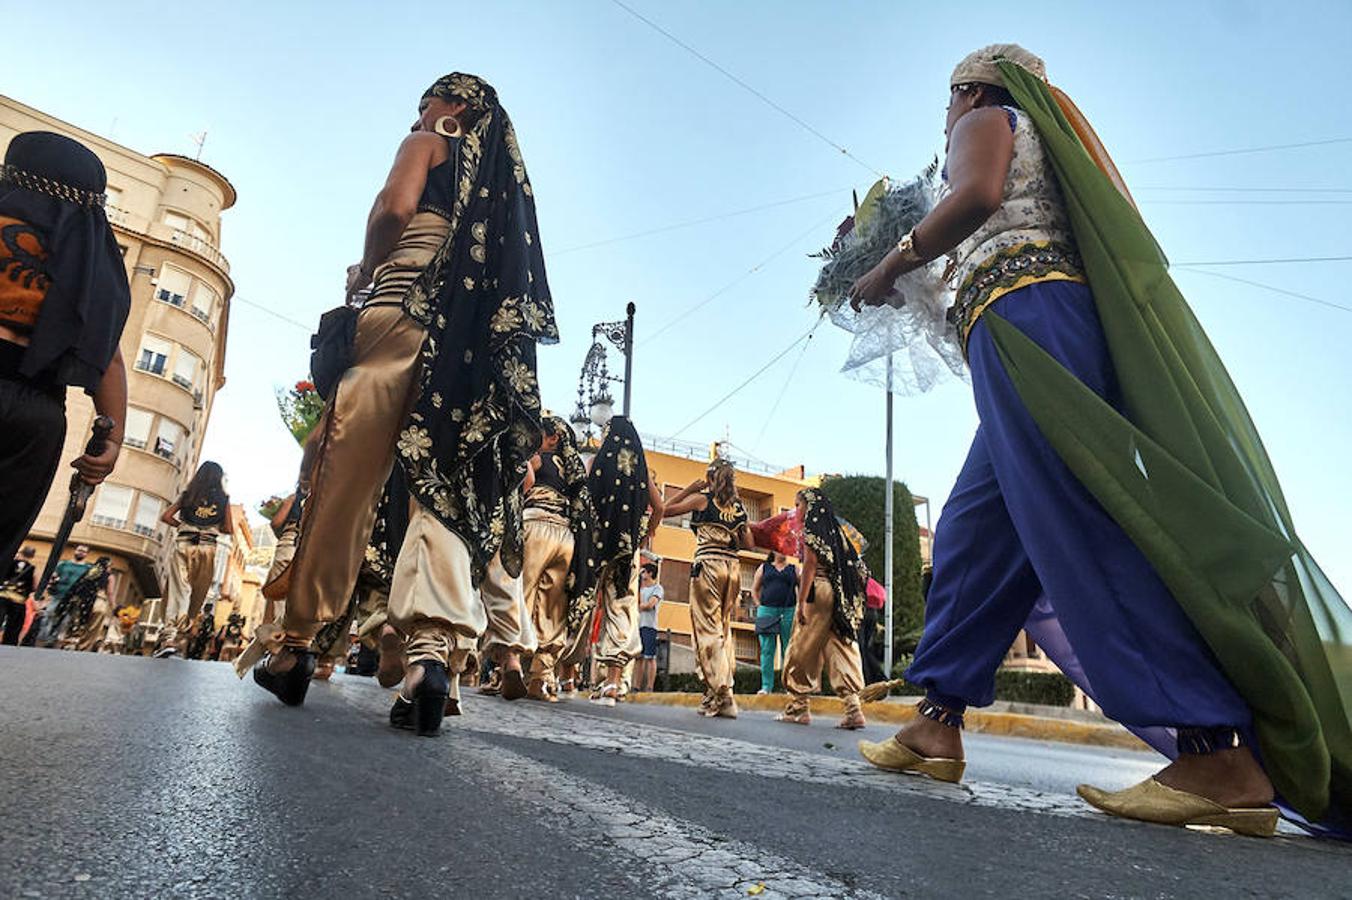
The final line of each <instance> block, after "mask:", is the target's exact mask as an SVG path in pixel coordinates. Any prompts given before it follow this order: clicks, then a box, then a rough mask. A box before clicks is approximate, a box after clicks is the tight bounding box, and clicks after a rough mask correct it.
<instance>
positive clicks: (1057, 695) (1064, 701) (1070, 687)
mask: <svg viewBox="0 0 1352 900" xmlns="http://www.w3.org/2000/svg"><path fill="white" fill-rule="evenodd" d="M995 699H996V700H1008V701H1009V702H1011V703H1040V704H1042V705H1044V706H1070V703H1071V701H1072V700H1074V699H1075V685H1074V684H1073V683H1072V682H1071V680H1070V679H1069V678H1067V677H1066V676H1064V675H1062V674H1061V673H1060V672H1011V671H1007V670H1004V669H1001V670H1000V671H998V672H996V673H995Z"/></svg>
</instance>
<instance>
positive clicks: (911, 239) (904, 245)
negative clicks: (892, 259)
mask: <svg viewBox="0 0 1352 900" xmlns="http://www.w3.org/2000/svg"><path fill="white" fill-rule="evenodd" d="M897 253H898V254H900V255H901V258H902V261H903V262H907V263H910V264H912V265H915V266H922V265H924V264H925V258H924V257H923V256H921V255H920V253H919V251H917V250H916V249H915V229H911V230H910V231H908V232H906V235H905V236H904V237H903V238H902V239H901V240H899V241H897Z"/></svg>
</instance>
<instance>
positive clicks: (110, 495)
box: [91, 481, 135, 528]
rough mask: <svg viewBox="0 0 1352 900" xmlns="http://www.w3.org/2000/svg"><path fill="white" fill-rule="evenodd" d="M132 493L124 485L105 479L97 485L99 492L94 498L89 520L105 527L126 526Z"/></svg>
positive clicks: (129, 513)
mask: <svg viewBox="0 0 1352 900" xmlns="http://www.w3.org/2000/svg"><path fill="white" fill-rule="evenodd" d="M134 493H135V492H134V491H133V490H132V489H131V488H129V487H127V486H125V485H121V484H113V483H111V482H108V481H105V482H104V483H103V484H102V485H101V486H100V487H99V494H98V496H97V497H96V498H95V499H94V515H93V518H92V520H91V521H93V523H94V524H95V525H103V526H105V527H107V528H126V527H127V518H128V516H130V515H131V501H132V496H133V494H134Z"/></svg>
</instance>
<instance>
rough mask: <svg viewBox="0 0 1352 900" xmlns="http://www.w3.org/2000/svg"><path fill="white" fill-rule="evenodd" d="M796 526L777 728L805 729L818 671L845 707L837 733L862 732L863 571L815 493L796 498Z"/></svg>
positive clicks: (830, 508) (808, 491)
mask: <svg viewBox="0 0 1352 900" xmlns="http://www.w3.org/2000/svg"><path fill="white" fill-rule="evenodd" d="M796 502H797V507H798V521H800V522H802V523H803V525H802V528H803V552H802V558H803V577H802V580H801V581H800V582H799V587H798V604H797V611H796V613H795V614H794V615H795V620H796V621H795V627H794V629H793V637H792V638H790V639H789V650H788V653H787V654H786V655H785V658H784V690H785V691H787V692H788V694H789V702H788V703H787V704H785V706H784V711H783V712H782V713H780V714H779V716H778V717H777V718H778V720H779V721H781V722H789V723H792V724H795V725H808V724H810V723H811V721H812V714H811V711H810V709H809V700H810V698H811V697H812V695H813V694H815V693H817V689H818V688H819V687H820V686H821V675H822V669H823V668H825V669H826V672H827V675H828V676H829V677H830V679H831V687H832V688H833V689H834V690H835V692H836V695H837V696H838V697H840V699H841V701H842V702H843V703H844V705H845V715H844V716H843V717H842V718H841V720H840V721H839V722H838V723H836V727H837V728H846V729H850V730H855V729H859V728H863V727H864V710H863V707H862V706H861V705H860V701H859V692H860V691H861V690H862V689H863V687H864V672H863V669H862V667H861V663H860V660H859V644H858V643H857V642H856V640H855V637H856V635H857V634H858V632H859V620H860V619H861V618H862V616H863V609H864V585H865V583H867V581H868V570H867V569H865V568H864V562H863V560H861V559H860V558H859V554H858V553H857V552H856V551H855V549H854V545H853V544H852V543H850V541H849V539H848V538H847V537H846V536H845V533H844V531H843V530H842V529H841V526H840V522H839V521H838V520H837V519H836V511H835V508H834V507H833V506H832V505H831V501H830V499H829V498H828V497H827V496H826V495H825V494H823V493H822V492H821V491H820V490H818V489H817V488H808V489H806V490H802V491H799V492H798V496H797V498H796Z"/></svg>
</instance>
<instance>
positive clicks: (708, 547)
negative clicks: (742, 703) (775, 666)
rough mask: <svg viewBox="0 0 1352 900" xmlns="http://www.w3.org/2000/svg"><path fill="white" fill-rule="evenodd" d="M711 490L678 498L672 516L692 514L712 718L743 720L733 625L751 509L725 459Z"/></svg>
mask: <svg viewBox="0 0 1352 900" xmlns="http://www.w3.org/2000/svg"><path fill="white" fill-rule="evenodd" d="M705 477H706V480H707V482H708V487H707V489H700V490H699V492H698V493H687V492H688V491H689V490H690V489H689V488H687V489H685V490H684V491H682V492H681V493H680V494H678V495H677V496H676V497H674V498H672V500H671V503H670V504H669V505H668V507H667V510H666V514H667V515H668V516H680V515H684V514H685V513H691V516H690V528H691V529H692V530H693V531H694V532H695V562H694V566H693V567H692V568H691V570H690V627H691V633H692V637H693V639H694V643H695V662H696V663H697V664H698V666H699V672H700V676H701V677H702V678H703V679H704V691H705V693H704V702H703V703H702V704H701V705H700V711H701V713H702V714H703V715H706V716H715V717H719V718H728V719H735V718H737V701H736V700H735V699H734V698H733V694H732V676H733V670H734V667H735V666H736V661H735V657H734V655H733V645H732V622H733V616H734V613H735V612H736V610H737V599H738V596H739V595H740V593H741V587H742V568H741V561H740V560H739V559H738V558H737V552H738V551H739V550H743V549H745V550H749V549H751V547H752V546H753V541H752V537H751V529H750V528H749V527H748V525H747V522H748V517H747V514H746V507H745V506H743V505H742V500H741V498H740V497H739V496H738V495H737V481H736V477H737V470H736V469H735V468H734V467H733V465H732V463H731V462H729V461H728V460H726V459H723V458H722V457H719V458H717V459H715V460H713V462H711V463H709V468H708V470H707V472H706V473H705Z"/></svg>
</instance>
